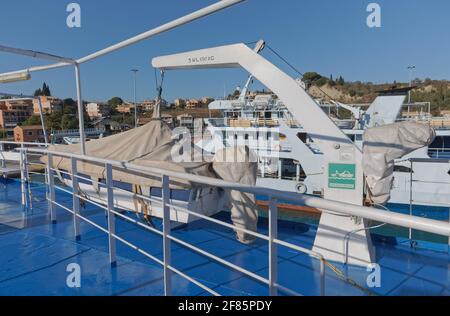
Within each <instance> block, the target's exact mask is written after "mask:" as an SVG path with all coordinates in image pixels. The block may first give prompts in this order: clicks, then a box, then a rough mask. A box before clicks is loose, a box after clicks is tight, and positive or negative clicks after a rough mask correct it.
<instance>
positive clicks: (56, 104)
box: [33, 96, 63, 115]
mask: <svg viewBox="0 0 450 316" xmlns="http://www.w3.org/2000/svg"><path fill="white" fill-rule="evenodd" d="M38 98H39V99H40V100H41V105H42V112H43V113H44V114H52V113H53V112H56V111H61V110H62V108H63V101H62V100H61V99H58V98H55V97H47V96H40V97H38ZM33 111H34V114H35V115H39V100H38V99H37V98H36V99H33Z"/></svg>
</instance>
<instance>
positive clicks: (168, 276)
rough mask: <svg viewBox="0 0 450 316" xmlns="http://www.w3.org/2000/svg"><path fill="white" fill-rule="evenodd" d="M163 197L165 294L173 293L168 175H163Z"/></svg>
mask: <svg viewBox="0 0 450 316" xmlns="http://www.w3.org/2000/svg"><path fill="white" fill-rule="evenodd" d="M162 188H163V190H162V199H163V247H164V295H165V296H171V295H172V271H170V269H169V266H170V265H171V241H170V239H169V238H168V236H169V235H170V207H169V203H170V180H169V177H168V176H163V177H162Z"/></svg>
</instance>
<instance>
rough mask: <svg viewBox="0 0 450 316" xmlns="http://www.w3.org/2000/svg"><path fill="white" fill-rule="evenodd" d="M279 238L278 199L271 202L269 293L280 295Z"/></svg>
mask: <svg viewBox="0 0 450 316" xmlns="http://www.w3.org/2000/svg"><path fill="white" fill-rule="evenodd" d="M277 238H278V206H277V200H275V199H272V198H271V200H270V202H269V292H270V293H269V294H270V296H277V295H278V287H277V283H278V249H277V244H276V243H275V242H274V240H276V239H277Z"/></svg>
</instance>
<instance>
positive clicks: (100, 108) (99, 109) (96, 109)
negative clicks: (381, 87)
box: [86, 102, 111, 119]
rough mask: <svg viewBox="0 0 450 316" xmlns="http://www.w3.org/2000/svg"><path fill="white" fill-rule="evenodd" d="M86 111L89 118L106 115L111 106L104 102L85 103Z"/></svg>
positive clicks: (109, 111)
mask: <svg viewBox="0 0 450 316" xmlns="http://www.w3.org/2000/svg"><path fill="white" fill-rule="evenodd" d="M86 112H87V115H88V116H89V118H91V119H93V118H100V117H105V116H108V115H109V114H110V113H111V107H110V106H109V105H108V104H106V103H99V102H98V103H95V102H92V103H88V104H87V105H86Z"/></svg>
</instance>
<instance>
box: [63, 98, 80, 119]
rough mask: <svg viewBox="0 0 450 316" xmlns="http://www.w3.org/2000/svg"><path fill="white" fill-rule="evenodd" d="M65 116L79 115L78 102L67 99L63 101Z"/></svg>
mask: <svg viewBox="0 0 450 316" xmlns="http://www.w3.org/2000/svg"><path fill="white" fill-rule="evenodd" d="M62 112H63V114H73V115H75V114H76V113H77V102H76V101H75V100H74V99H71V98H67V99H64V100H63V108H62Z"/></svg>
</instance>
